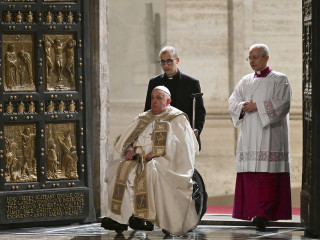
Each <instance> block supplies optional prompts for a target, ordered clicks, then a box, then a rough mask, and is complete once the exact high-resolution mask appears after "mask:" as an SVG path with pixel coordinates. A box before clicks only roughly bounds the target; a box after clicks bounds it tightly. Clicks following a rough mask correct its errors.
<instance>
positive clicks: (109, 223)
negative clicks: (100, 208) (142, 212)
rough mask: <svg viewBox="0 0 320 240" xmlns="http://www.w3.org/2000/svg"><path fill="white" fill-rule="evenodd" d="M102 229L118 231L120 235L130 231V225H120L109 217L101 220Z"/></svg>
mask: <svg viewBox="0 0 320 240" xmlns="http://www.w3.org/2000/svg"><path fill="white" fill-rule="evenodd" d="M101 227H103V228H105V229H107V230H114V231H116V232H117V233H118V234H121V233H122V232H123V231H127V230H128V225H127V224H121V223H118V222H116V221H114V220H112V219H111V218H108V217H104V218H102V220H101Z"/></svg>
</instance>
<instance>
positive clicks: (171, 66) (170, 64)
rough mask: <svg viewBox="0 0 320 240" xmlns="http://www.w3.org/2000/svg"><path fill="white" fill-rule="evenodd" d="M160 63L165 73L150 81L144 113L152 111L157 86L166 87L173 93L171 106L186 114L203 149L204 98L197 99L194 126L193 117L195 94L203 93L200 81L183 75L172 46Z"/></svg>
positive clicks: (198, 97) (161, 57) (162, 53)
mask: <svg viewBox="0 0 320 240" xmlns="http://www.w3.org/2000/svg"><path fill="white" fill-rule="evenodd" d="M159 58H160V60H159V63H160V65H161V67H162V70H163V72H164V73H162V74H160V75H158V76H155V77H153V78H152V79H150V81H149V85H148V92H147V96H146V102H145V108H144V111H147V110H149V109H151V106H150V103H151V92H152V90H153V89H154V88H155V87H156V86H165V87H167V88H168V89H169V90H170V92H171V99H172V101H171V106H174V107H176V108H178V109H180V110H181V111H183V112H185V113H186V114H187V115H188V117H189V121H190V124H191V127H194V133H195V135H196V137H197V140H198V142H199V148H201V142H200V133H201V131H202V129H203V125H204V122H205V117H206V109H205V108H204V105H203V99H202V96H201V95H199V96H197V97H196V107H195V122H194V126H192V119H193V118H192V117H193V94H197V93H201V88H200V83H199V80H197V79H195V78H193V77H190V76H188V75H186V74H184V73H182V72H181V71H180V70H179V69H178V67H177V64H178V63H179V57H178V54H177V51H176V49H175V48H174V47H172V46H166V47H164V48H163V49H161V51H160V53H159Z"/></svg>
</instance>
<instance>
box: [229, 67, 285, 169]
mask: <svg viewBox="0 0 320 240" xmlns="http://www.w3.org/2000/svg"><path fill="white" fill-rule="evenodd" d="M249 100H253V101H254V102H256V105H257V109H258V110H257V111H254V112H251V113H248V112H246V113H245V116H244V117H242V118H241V117H240V115H241V112H242V111H241V110H242V105H243V103H244V102H246V101H249ZM290 100H291V87H290V84H289V82H288V79H287V77H286V76H285V75H284V74H282V73H279V72H275V71H271V72H270V73H269V74H268V75H267V76H266V77H257V78H255V77H254V73H252V74H248V75H246V76H244V77H243V78H242V79H241V80H240V81H239V83H238V84H237V86H236V87H235V90H234V92H233V93H232V95H231V96H230V98H229V111H230V115H231V118H232V121H233V124H234V126H235V127H238V126H239V125H240V123H242V126H241V130H240V136H239V141H238V146H237V154H236V155H237V156H236V161H237V164H236V170H237V172H238V173H241V172H269V173H280V172H289V170H290V165H289V131H288V128H289V126H288V120H289V109H290ZM239 118H241V119H239Z"/></svg>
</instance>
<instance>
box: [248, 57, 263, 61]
mask: <svg viewBox="0 0 320 240" xmlns="http://www.w3.org/2000/svg"><path fill="white" fill-rule="evenodd" d="M263 57H265V56H261V57H256V56H253V57H247V58H246V60H247V61H251V60H253V61H256V60H258V59H259V58H263Z"/></svg>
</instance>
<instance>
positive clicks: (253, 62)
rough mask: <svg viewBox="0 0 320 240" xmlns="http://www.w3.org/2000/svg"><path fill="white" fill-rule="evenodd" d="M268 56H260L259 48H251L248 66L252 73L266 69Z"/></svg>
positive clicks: (260, 50)
mask: <svg viewBox="0 0 320 240" xmlns="http://www.w3.org/2000/svg"><path fill="white" fill-rule="evenodd" d="M268 60H269V56H262V49H261V48H253V49H251V51H250V52H249V62H250V66H251V68H252V69H253V70H254V71H261V70H263V69H265V68H266V67H267V63H268Z"/></svg>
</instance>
